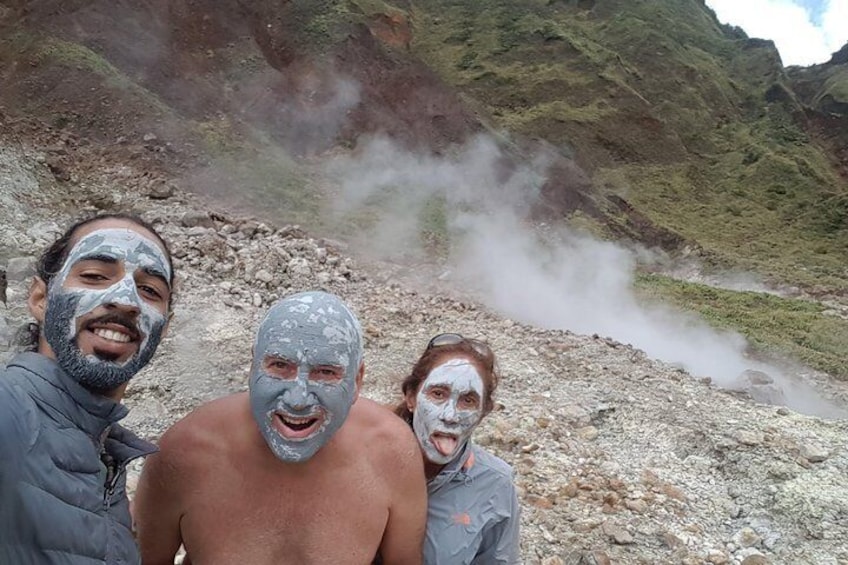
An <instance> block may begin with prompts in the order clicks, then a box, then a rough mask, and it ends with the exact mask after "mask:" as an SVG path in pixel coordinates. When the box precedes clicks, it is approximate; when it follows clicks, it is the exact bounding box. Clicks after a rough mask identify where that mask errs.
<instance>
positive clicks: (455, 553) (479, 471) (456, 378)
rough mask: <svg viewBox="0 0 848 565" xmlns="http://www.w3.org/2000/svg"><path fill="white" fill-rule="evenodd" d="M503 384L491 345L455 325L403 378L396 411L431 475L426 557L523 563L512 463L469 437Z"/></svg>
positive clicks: (460, 562)
mask: <svg viewBox="0 0 848 565" xmlns="http://www.w3.org/2000/svg"><path fill="white" fill-rule="evenodd" d="M497 385H498V375H497V372H496V370H495V356H494V353H492V350H491V349H490V348H489V346H488V345H486V344H485V343H483V342H481V341H478V340H474V339H468V338H465V337H463V336H461V335H459V334H452V333H449V334H440V335H437V336H436V337H434V338H433V339H431V340H430V342H429V343H428V344H427V349H426V350H425V351H424V353H423V354H422V355H421V357H420V358H419V359H418V361H417V362H416V363H415V366H414V367H413V368H412V372H411V373H410V375H409V376H408V377H406V379H404V381H403V385H402V390H403V396H404V400H403V402H401V403H400V404H399V405H398V406H397V407H396V409H395V412H396V413H397V414H398V415H399V416H400V417H401V418H403V419H404V420H405V421H406V422H407V423H408V424H409V425H410V426H411V427H412V429H413V431H414V432H415V436H416V438H417V439H418V443H419V445H420V446H421V453H422V455H423V457H424V469H425V472H426V475H427V491H428V497H429V498H428V516H427V536H426V539H425V541H424V563H425V564H426V565H470V564H480V565H483V564H485V565H496V564H514V563H520V556H519V513H520V507H519V503H518V497H517V496H516V492H515V485H514V484H513V481H512V476H513V473H512V468H511V467H510V466H509V465H508V464H507V463H506V462H504V461H503V460H501V459H499V458H498V457H495V456H494V455H492V454H491V453H488V452H487V451H485V450H484V449H483V448H481V447H480V446H478V445H476V444H474V443H473V442H472V441H471V434H472V432H473V431H474V429H475V428H476V427H477V425H478V424H479V423H480V421H481V420H482V419H483V418H484V417H485V416H486V415H487V414H488V413H489V412H491V410H492V407H493V406H494V402H493V400H492V394H493V393H494V391H495V388H497Z"/></svg>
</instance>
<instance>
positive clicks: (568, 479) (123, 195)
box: [0, 120, 848, 565]
mask: <svg viewBox="0 0 848 565" xmlns="http://www.w3.org/2000/svg"><path fill="white" fill-rule="evenodd" d="M33 127H34V126H32V125H31V124H21V123H17V124H14V123H11V122H9V121H8V120H5V121H3V120H0V205H1V206H2V208H0V273H2V274H3V275H4V276H5V282H3V281H4V279H3V278H2V277H0V290H2V293H0V298H3V300H2V302H3V304H0V360H5V359H7V358H8V357H9V356H10V355H11V346H10V342H11V341H12V339H13V335H14V331H15V329H16V328H17V327H18V326H19V325H20V324H22V323H23V322H24V321H25V320H26V313H25V305H24V299H25V296H26V288H27V284H28V281H29V277H30V276H31V275H32V262H33V258H34V256H36V255H37V254H38V253H39V252H40V250H41V248H42V247H43V246H44V245H45V244H46V243H48V242H49V241H50V240H51V239H52V238H53V237H54V236H55V234H56V232H57V231H58V230H59V228H60V227H64V225H65V224H67V222H68V220H69V219H70V218H71V217H73V216H76V215H77V214H78V213H80V212H82V211H84V210H93V209H106V210H112V209H121V210H130V211H134V212H137V213H140V214H142V215H143V216H144V217H145V218H146V219H147V220H149V221H151V222H153V223H154V224H155V226H156V227H157V229H158V230H160V232H161V233H162V235H163V236H164V237H165V238H166V239H167V240H168V241H169V242H170V244H171V246H172V251H173V255H174V258H175V265H176V268H177V271H178V277H179V279H180V282H179V289H178V296H177V302H176V304H175V312H176V315H175V319H174V323H173V324H172V327H171V331H170V334H169V336H168V337H167V338H166V339H165V341H164V342H163V346H162V347H161V349H160V352H161V353H160V354H159V355H158V356H157V357H156V359H155V361H154V362H153V363H152V364H151V366H150V367H148V368H147V369H146V370H145V371H144V372H143V373H142V374H141V375H140V376H139V377H138V378H137V379H136V380H134V381H133V384H132V386H131V387H130V389H129V391H128V396H127V399H126V402H127V404H128V405H129V406H130V407H131V409H132V410H131V413H130V416H129V417H128V420H127V422H126V423H127V425H128V426H129V427H131V428H133V429H135V430H136V431H138V432H139V433H140V434H141V435H143V436H145V437H148V438H151V439H154V440H155V439H156V438H157V437H158V436H160V435H161V433H162V432H163V431H164V430H165V429H166V428H167V427H168V426H169V425H170V424H172V423H173V422H174V421H176V420H177V419H179V418H180V417H182V416H183V415H185V414H186V413H187V412H188V411H190V410H191V409H192V408H193V407H195V406H197V405H198V404H199V403H201V402H204V401H206V400H209V399H211V398H215V397H217V396H220V395H223V394H227V393H229V392H233V391H239V390H245V388H246V379H247V374H248V365H249V362H250V346H251V341H252V336H253V331H254V329H255V327H256V325H257V322H258V320H259V318H260V316H261V315H262V313H263V312H264V310H265V308H266V307H267V305H268V304H269V303H271V302H272V301H274V300H275V299H276V298H278V297H280V296H283V295H285V294H286V293H288V292H292V291H298V290H303V289H307V288H322V289H326V290H328V291H331V292H335V293H337V294H339V295H340V296H342V297H343V298H344V299H345V300H347V301H348V302H349V303H350V304H351V305H352V307H353V308H354V310H355V311H356V312H357V313H358V315H359V317H360V320H361V321H362V323H363V328H364V330H365V336H366V364H367V370H366V380H365V386H364V390H363V393H364V394H365V396H367V397H370V398H373V399H376V400H378V401H381V402H385V403H390V402H394V401H396V400H398V398H399V386H400V380H401V378H402V376H403V375H404V372H405V371H406V370H408V369H409V368H410V366H411V364H412V362H413V361H414V360H415V359H416V358H417V356H418V355H419V353H420V351H421V349H422V347H423V346H424V344H425V343H426V342H427V340H428V339H429V337H431V336H432V335H434V334H436V333H438V332H442V331H458V332H461V333H463V334H466V335H469V336H475V337H479V338H482V339H485V340H487V341H489V342H490V343H491V345H492V346H493V348H494V350H495V351H496V353H497V354H498V357H499V365H500V369H501V373H502V380H501V387H500V388H499V390H498V393H497V398H496V400H497V408H496V410H495V411H494V412H493V413H492V414H491V415H490V416H489V417H488V418H487V419H486V420H485V421H484V423H483V424H482V425H481V427H480V429H479V430H478V432H477V434H476V440H477V441H478V442H479V443H481V444H482V445H484V446H486V447H487V448H488V449H490V450H492V451H493V452H494V453H495V454H497V455H498V456H500V457H502V458H503V459H505V460H506V461H507V462H509V463H510V464H512V465H513V467H514V468H515V471H516V481H517V484H518V487H519V491H520V497H521V501H522V512H523V514H522V554H523V556H524V562H525V563H527V564H543V565H557V564H569V565H578V564H599V565H600V564H606V563H645V564H648V563H680V564H700V563H712V564H724V563H728V564H729V563H733V564H739V563H742V564H745V565H754V564H763V563H774V564H778V563H785V564H799V563H811V564H834V565H836V564H840V565H845V564H848V541H846V540H848V445H846V440H848V420H845V419H842V420H824V419H819V418H815V417H809V416H804V415H800V414H797V413H795V412H793V411H791V410H789V409H787V408H783V407H777V406H770V405H763V404H757V403H755V402H754V401H752V400H751V398H750V397H749V396H747V395H745V394H741V393H734V392H729V391H724V390H721V389H719V388H717V387H715V386H714V385H712V384H711V383H710V382H709V380H708V379H695V378H693V377H691V376H689V375H688V374H686V373H685V372H683V371H682V370H680V369H677V368H675V367H672V366H669V365H666V364H663V363H659V362H656V361H653V360H651V359H649V358H647V357H646V355H645V354H644V353H642V352H641V351H639V350H636V349H634V348H632V347H630V346H628V345H624V344H621V343H617V342H615V341H612V340H609V339H606V338H603V337H598V336H583V335H575V334H572V333H569V332H564V331H550V330H541V329H537V328H534V327H529V326H526V325H522V324H519V323H516V322H514V321H512V320H509V319H505V318H504V317H502V316H499V315H498V314H497V313H495V312H492V311H489V310H488V309H487V308H485V307H483V306H482V305H480V304H478V303H475V301H474V300H472V299H470V298H468V297H463V296H461V295H458V294H457V293H445V292H438V291H437V287H434V286H430V285H416V284H414V283H412V282H408V280H407V279H406V278H404V277H402V276H397V273H398V272H399V271H402V268H400V267H398V266H397V265H382V266H381V265H380V264H379V263H375V262H365V261H361V260H359V259H357V258H355V257H351V255H352V253H351V252H350V251H349V250H348V249H347V248H346V246H345V245H344V244H343V243H341V242H335V241H332V240H325V239H321V238H320V237H318V236H317V235H316V234H309V233H307V232H305V231H304V230H302V229H300V228H298V227H295V226H282V225H280V226H272V225H268V224H266V223H262V222H260V221H257V220H256V219H253V218H249V217H241V216H233V215H230V214H229V213H228V212H227V211H225V210H218V209H217V208H216V206H215V204H214V203H209V202H203V201H202V200H201V199H199V198H198V197H196V196H193V195H190V194H185V193H182V192H181V191H180V190H179V189H178V188H175V187H174V186H172V183H171V179H170V178H168V177H167V175H166V174H165V173H161V172H156V171H157V168H156V167H155V159H151V160H148V159H147V158H146V155H147V154H148V153H150V154H154V156H155V151H154V150H150V149H146V148H144V143H143V141H142V140H139V144H138V148H140V149H137V151H138V152H140V153H139V155H140V157H139V156H137V158H133V159H126V160H122V159H123V158H124V157H125V156H122V155H121V154H120V153H114V152H113V153H108V152H107V153H102V152H98V151H97V150H95V149H94V148H91V147H89V146H87V145H86V144H84V143H82V142H79V140H75V139H73V138H68V137H67V136H66V137H64V138H63V136H62V135H61V134H60V133H59V132H55V131H52V130H47V129H38V128H35V129H33ZM125 150H126V151H131V150H132V151H136V149H132V148H130V149H126V148H125ZM4 284H5V287H4V286H3V285H4ZM139 471H140V468H139V466H136V468H134V469H133V474H132V477H131V478H132V479H133V480H134V479H135V478H137V475H138V472H139Z"/></svg>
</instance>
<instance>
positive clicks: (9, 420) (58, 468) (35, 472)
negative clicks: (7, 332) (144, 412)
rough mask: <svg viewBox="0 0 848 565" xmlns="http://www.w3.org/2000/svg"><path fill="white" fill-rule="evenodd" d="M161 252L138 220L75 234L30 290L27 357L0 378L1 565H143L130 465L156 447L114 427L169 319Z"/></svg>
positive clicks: (57, 248)
mask: <svg viewBox="0 0 848 565" xmlns="http://www.w3.org/2000/svg"><path fill="white" fill-rule="evenodd" d="M172 285H173V269H172V265H171V259H170V253H169V252H168V248H167V246H166V245H165V243H164V241H163V240H162V239H161V237H159V235H158V234H157V233H156V232H155V231H154V230H153V228H152V227H150V226H149V225H147V224H146V223H144V222H143V221H142V220H140V219H138V218H136V217H134V216H125V215H106V216H100V217H96V218H93V219H90V220H86V221H84V222H80V223H78V224H76V225H74V226H72V227H71V228H70V229H69V230H68V231H67V232H66V233H65V234H64V235H63V236H62V237H61V238H60V239H59V240H57V241H56V242H55V243H54V244H53V245H52V246H51V247H49V248H48V249H47V251H46V252H45V253H44V255H43V256H42V258H41V261H40V263H39V268H38V276H37V277H35V279H34V281H33V283H32V286H31V288H30V294H29V299H28V305H29V309H30V312H31V313H32V315H33V317H34V318H35V319H36V321H37V323H38V325H37V326H36V327H37V329H38V331H37V343H36V344H34V351H31V352H27V353H22V354H20V355H18V356H16V357H15V358H14V359H13V360H12V361H11V362H10V363H9V365H8V366H7V367H6V368H5V369H3V370H2V371H1V372H0V453H2V458H0V563H4V564H6V563H9V564H13V563H14V564H16V565H27V564H30V563H32V564H45V563H48V564H49V563H62V564H86V565H92V564H95V563H109V564H113V563H139V562H140V555H139V552H138V549H137V546H136V544H135V540H134V538H133V533H132V523H131V518H130V512H129V502H128V499H127V495H126V490H125V486H126V472H125V471H126V465H127V463H128V462H130V461H132V460H133V459H135V458H138V457H142V456H145V455H148V454H150V453H152V452H153V451H155V447H154V446H153V445H152V444H150V443H148V442H146V441H143V440H141V439H140V438H138V437H136V436H135V435H134V434H132V433H131V432H130V431H128V430H126V429H124V428H123V427H121V426H120V425H119V424H118V421H119V420H121V419H122V418H123V417H124V416H126V414H127V408H126V407H124V406H123V405H122V404H121V403H120V401H121V399H122V397H123V395H124V391H125V389H126V387H127V384H128V382H129V380H130V379H131V378H132V377H133V376H134V375H135V374H136V373H137V372H138V371H139V370H141V369H142V368H143V367H144V366H145V365H147V363H148V362H149V361H150V359H151V358H152V357H153V354H154V352H155V351H156V348H157V346H158V345H159V342H160V340H161V339H162V337H163V335H164V334H165V331H166V329H167V326H168V320H169V318H170V304H171V288H172Z"/></svg>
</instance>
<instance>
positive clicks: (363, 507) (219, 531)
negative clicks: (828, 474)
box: [136, 292, 427, 565]
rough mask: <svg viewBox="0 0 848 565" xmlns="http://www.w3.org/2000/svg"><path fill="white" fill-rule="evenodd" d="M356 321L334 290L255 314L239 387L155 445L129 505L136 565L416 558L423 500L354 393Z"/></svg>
mask: <svg viewBox="0 0 848 565" xmlns="http://www.w3.org/2000/svg"><path fill="white" fill-rule="evenodd" d="M363 374H364V365H363V363H362V336H361V329H360V326H359V322H358V321H357V320H356V317H355V316H354V315H353V314H352V313H351V311H350V310H349V309H348V308H347V306H345V304H344V303H343V302H342V301H341V300H339V299H338V298H337V297H336V296H333V295H331V294H327V293H324V292H305V293H300V294H295V295H292V296H290V297H288V298H285V299H283V300H281V301H280V302H278V303H277V304H275V305H274V306H273V307H272V308H271V309H270V310H269V312H268V313H267V315H266V316H265V318H264V319H263V321H262V323H261V325H260V328H259V331H258V333H257V336H256V341H255V344H254V350H253V364H252V366H251V373H250V381H249V389H250V390H249V393H241V394H236V395H232V396H229V397H226V398H223V399H220V400H216V401H213V402H211V403H209V404H207V405H205V406H202V407H201V408H199V409H197V410H195V411H194V412H193V413H191V414H189V415H188V416H187V417H186V418H184V419H183V420H182V421H180V422H178V423H177V424H176V425H174V426H173V427H172V428H171V429H170V430H169V431H168V432H167V433H166V434H165V435H164V436H163V437H162V441H161V444H160V448H161V451H160V453H159V454H157V455H155V456H154V457H152V458H151V459H150V460H149V461H148V462H147V463H146V464H145V469H144V472H143V473H142V478H141V481H140V483H139V489H138V494H137V497H136V519H137V524H138V534H139V542H140V545H141V552H142V556H143V558H144V563H145V565H160V564H161V565H170V564H171V563H173V559H174V554H175V553H176V552H177V550H178V548H179V546H180V543H182V544H183V545H184V546H185V548H186V552H187V558H186V559H187V561H184V562H183V563H195V564H204V563H215V564H230V563H232V564H241V563H250V564H251V565H265V564H267V565H286V564H291V565H310V564H334V565H336V564H352V565H353V564H356V565H367V564H369V563H371V562H372V560H374V558H375V556H378V555H379V557H380V559H381V560H382V563H384V564H386V565H392V564H396V565H416V564H420V563H421V544H422V539H423V535H424V528H425V521H426V514H427V501H426V487H425V481H424V472H423V464H422V461H421V457H420V451H419V448H418V443H417V442H416V441H415V438H414V436H413V434H412V433H411V431H410V430H409V428H408V427H407V426H405V425H404V423H403V422H402V421H401V420H399V419H398V418H396V417H395V416H394V415H393V414H392V413H391V412H390V411H388V410H387V409H385V408H383V407H382V406H380V405H378V404H376V403H374V402H372V401H370V400H367V399H364V398H359V389H360V387H361V384H362V377H363Z"/></svg>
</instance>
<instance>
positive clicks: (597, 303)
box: [331, 137, 844, 416]
mask: <svg viewBox="0 0 848 565" xmlns="http://www.w3.org/2000/svg"><path fill="white" fill-rule="evenodd" d="M503 157H504V156H503V155H502V154H501V152H500V150H499V149H498V147H497V145H496V144H495V143H494V142H493V141H492V140H490V139H488V138H486V137H478V138H476V139H474V140H473V141H471V142H469V143H468V144H467V145H465V146H464V147H462V148H459V149H458V150H457V151H456V152H455V154H454V155H452V156H448V157H433V156H422V155H417V154H413V153H409V152H406V151H404V150H401V149H399V148H397V147H396V146H394V145H393V144H392V143H391V142H389V141H387V140H386V139H372V140H370V141H367V142H363V143H360V146H359V147H358V148H357V150H356V151H355V152H354V153H353V154H352V155H349V156H344V157H340V158H337V159H336V160H335V161H334V162H333V164H332V166H331V170H332V172H334V173H335V175H336V176H337V177H338V181H339V183H340V185H341V187H342V194H341V196H340V197H339V198H338V199H337V201H336V209H337V211H339V212H342V211H344V212H350V211H352V210H358V209H361V207H363V206H366V205H368V204H369V203H370V204H372V205H374V203H377V205H378V206H379V207H380V208H381V209H382V210H383V212H384V213H383V214H382V215H381V216H380V217H379V219H378V220H377V222H376V223H375V226H374V228H373V231H372V233H368V234H365V236H364V237H363V241H366V242H368V245H369V249H370V250H371V251H375V250H376V251H377V252H379V253H382V254H384V255H392V254H396V253H403V254H406V255H408V253H409V251H410V249H412V248H414V247H416V246H417V245H418V237H419V236H418V232H419V229H420V225H419V221H420V217H421V213H422V209H423V207H424V206H425V205H426V204H427V203H428V202H432V201H433V199H434V198H437V199H440V200H441V201H442V202H443V204H444V206H443V208H444V214H445V217H444V223H445V227H446V229H447V230H448V232H449V233H450V236H451V243H450V250H449V256H450V257H449V261H450V264H451V271H452V272H451V280H452V281H454V282H456V283H458V284H460V285H461V286H462V288H463V289H464V290H466V291H472V292H474V293H475V294H477V295H479V296H481V297H482V299H483V300H484V301H485V302H486V303H487V304H488V305H489V306H490V307H492V308H494V309H496V310H498V311H500V312H501V313H503V314H504V315H506V316H509V317H510V318H512V319H514V320H518V321H521V322H524V323H528V324H532V325H535V326H538V327H544V328H551V329H567V330H571V331H574V332H577V333H582V334H594V333H597V334H601V335H605V336H609V337H612V338H614V339H615V340H617V341H620V342H623V343H629V344H631V345H633V346H635V347H637V348H639V349H641V350H643V351H645V353H647V354H648V355H649V356H651V357H653V358H656V359H660V360H663V361H666V362H669V363H672V364H675V365H678V366H680V367H682V368H684V369H686V370H687V371H688V372H689V373H691V374H693V375H695V376H700V377H704V376H708V377H710V378H712V379H713V381H714V382H715V383H716V384H718V385H719V386H722V387H725V388H731V389H746V390H749V391H750V392H751V393H752V395H753V396H754V397H755V398H757V399H758V400H761V401H765V402H773V403H778V404H786V405H788V406H789V407H791V408H793V409H796V410H798V411H800V412H806V413H810V414H816V415H821V416H837V415H841V414H843V413H844V412H842V411H841V410H840V409H839V408H838V407H837V406H835V405H833V404H831V403H829V402H827V401H825V400H824V399H823V398H821V395H820V394H818V393H817V392H816V391H815V390H814V389H813V388H812V387H811V386H810V385H808V384H805V383H804V382H802V381H800V380H798V379H796V378H794V377H793V376H791V375H789V374H787V373H784V372H783V371H782V370H781V369H779V368H778V367H775V366H770V365H767V364H764V363H760V362H757V361H755V360H752V359H750V358H748V357H747V356H746V355H745V350H746V346H747V344H746V342H745V340H744V339H743V338H742V337H741V336H740V335H738V334H735V333H730V332H719V331H716V330H715V329H713V328H711V327H710V326H708V325H707V324H706V323H704V322H703V321H701V320H699V319H698V318H696V317H694V316H689V315H684V314H682V313H680V312H677V311H674V310H672V309H670V308H666V307H663V306H658V305H645V304H642V303H640V302H639V301H638V300H637V298H636V296H635V295H634V292H633V275H634V269H635V266H636V255H635V253H634V252H632V251H629V250H626V249H624V248H623V247H621V246H618V245H615V244H613V243H609V242H603V241H599V240H596V239H593V238H590V237H588V236H585V235H582V234H578V233H575V232H573V231H570V230H566V229H561V230H557V231H556V232H554V233H551V231H550V229H548V231H547V232H546V233H544V234H543V232H542V231H540V230H539V229H537V227H534V226H531V225H529V224H528V223H527V221H526V220H525V219H524V218H525V216H526V214H525V211H526V209H527V204H528V202H529V201H532V199H533V198H535V197H536V195H537V194H538V189H539V188H540V187H541V186H542V184H543V182H544V169H545V163H544V161H539V162H536V163H532V164H530V165H528V166H525V167H519V168H517V169H515V170H513V171H512V172H509V173H504V167H503V166H502V164H503V162H504V159H503Z"/></svg>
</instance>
